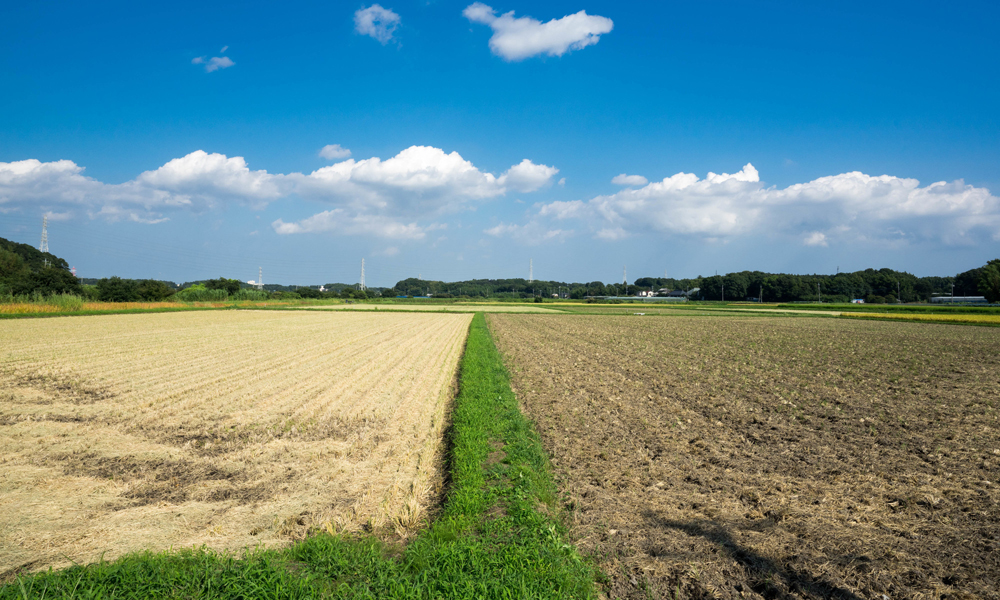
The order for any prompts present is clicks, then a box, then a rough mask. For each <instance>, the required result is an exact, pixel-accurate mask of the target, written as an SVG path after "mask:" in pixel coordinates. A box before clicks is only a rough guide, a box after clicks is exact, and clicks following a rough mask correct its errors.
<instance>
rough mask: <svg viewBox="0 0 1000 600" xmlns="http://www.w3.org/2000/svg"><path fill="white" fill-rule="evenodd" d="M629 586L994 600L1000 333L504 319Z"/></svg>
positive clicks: (556, 460) (874, 325) (499, 330)
mask: <svg viewBox="0 0 1000 600" xmlns="http://www.w3.org/2000/svg"><path fill="white" fill-rule="evenodd" d="M488 319H489V323H490V326H491V329H492V330H493V331H494V335H495V337H496V340H497V343H498V346H499V347H500V349H501V351H502V352H503V353H504V354H505V356H506V359H505V360H506V361H507V362H508V366H509V368H510V370H511V373H512V376H513V381H514V385H515V390H516V392H517V393H518V395H519V398H520V400H521V402H522V404H523V406H524V409H525V410H526V412H527V413H528V415H529V416H530V417H531V418H532V419H534V420H535V422H536V424H537V428H538V430H539V433H540V435H541V436H542V439H543V443H544V445H545V447H546V449H547V450H548V452H549V453H550V456H551V458H552V461H553V464H554V469H555V472H556V475H557V478H559V479H560V480H561V484H560V485H561V487H562V490H563V492H564V493H565V494H566V503H567V507H568V508H569V509H570V510H571V511H572V522H573V534H574V536H575V539H576V541H577V543H578V544H579V546H580V548H581V550H582V551H583V552H584V553H585V554H588V555H590V556H593V557H595V558H596V559H597V561H598V562H599V564H600V565H601V567H602V568H603V569H604V570H605V572H606V573H608V575H609V577H610V581H608V582H606V585H607V588H608V591H609V595H610V596H611V597H626V598H648V597H654V598H667V597H669V598H675V597H679V598H761V597H763V598H851V599H854V598H866V599H868V598H878V599H881V598H883V594H884V595H885V596H886V597H888V598H892V599H893V600H895V599H897V598H1000V592H998V582H1000V486H998V481H997V480H998V479H1000V422H998V415H1000V376H998V373H1000V335H998V333H997V331H996V330H995V329H990V328H974V327H963V326H950V325H930V324H911V323H894V322H893V323H889V322H873V321H859V322H854V321H845V320H836V319H789V318H767V317H747V318H738V317H734V318H726V319H722V318H684V317H637V316H633V317H611V316H605V317H589V316H561V317H555V316H545V315H490V316H489V317H488Z"/></svg>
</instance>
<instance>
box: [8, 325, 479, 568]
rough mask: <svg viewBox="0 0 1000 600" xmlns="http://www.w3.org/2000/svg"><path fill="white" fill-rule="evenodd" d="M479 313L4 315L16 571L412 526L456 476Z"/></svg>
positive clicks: (397, 531) (398, 531)
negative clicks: (465, 371) (465, 375)
mask: <svg viewBox="0 0 1000 600" xmlns="http://www.w3.org/2000/svg"><path fill="white" fill-rule="evenodd" d="M470 318H471V317H470V316H469V315H441V314H434V315H421V314H382V315H370V314H343V313H339V314H329V313H326V314H324V313H314V312H284V311H282V312H273V311H226V312H219V311H211V312H190V313H166V314H139V315H117V316H112V315H109V316H93V317H71V318H52V319H31V320H18V321H3V322H0V349H2V351H0V580H3V579H8V578H9V577H10V576H11V575H12V574H13V573H15V572H19V571H34V570H38V569H42V568H46V567H49V566H55V567H59V566H63V565H66V564H68V563H69V561H71V560H72V561H76V562H90V561H94V560H97V559H98V558H100V557H101V556H102V555H103V556H104V558H106V559H112V558H114V557H116V556H118V555H120V554H123V553H125V552H129V551H135V550H142V549H154V550H156V549H166V548H169V547H175V548H179V547H190V546H191V545H201V544H206V545H208V546H209V547H212V548H217V549H225V550H233V549H238V548H241V547H245V546H255V545H265V546H269V545H274V544H281V543H286V542H287V541H289V540H292V539H296V538H299V537H302V536H303V535H304V534H305V533H306V532H307V531H308V530H309V529H310V528H314V527H321V528H325V529H327V530H331V531H342V530H361V529H365V530H369V531H375V532H376V533H382V534H385V535H390V536H395V535H400V536H406V535H407V534H408V533H409V532H410V531H412V530H413V528H415V527H417V526H419V525H420V524H421V522H422V521H423V520H424V519H425V518H426V517H427V510H428V508H429V507H430V506H431V505H432V504H433V503H434V502H436V499H437V497H438V495H439V494H440V487H441V485H442V481H443V479H442V477H443V476H442V470H441V458H442V457H441V451H442V444H441V440H442V432H443V427H444V424H445V420H446V410H447V407H448V404H449V402H450V399H451V398H452V397H453V391H454V390H453V385H454V381H455V372H456V368H457V365H458V360H459V357H460V354H461V351H462V347H463V343H464V340H465V336H466V333H467V331H468V325H469V321H470Z"/></svg>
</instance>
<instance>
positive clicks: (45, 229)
mask: <svg viewBox="0 0 1000 600" xmlns="http://www.w3.org/2000/svg"><path fill="white" fill-rule="evenodd" d="M38 251H39V252H48V251H49V216H48V215H42V243H41V244H38Z"/></svg>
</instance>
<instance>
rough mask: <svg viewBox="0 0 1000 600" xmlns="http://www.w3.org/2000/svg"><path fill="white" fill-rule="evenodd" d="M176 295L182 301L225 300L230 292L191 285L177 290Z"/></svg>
mask: <svg viewBox="0 0 1000 600" xmlns="http://www.w3.org/2000/svg"><path fill="white" fill-rule="evenodd" d="M176 297H177V299H178V300H180V301H182V302H225V301H226V299H228V298H229V292H227V291H226V290H206V289H204V288H196V287H191V288H187V289H185V290H181V291H179V292H177V294H176Z"/></svg>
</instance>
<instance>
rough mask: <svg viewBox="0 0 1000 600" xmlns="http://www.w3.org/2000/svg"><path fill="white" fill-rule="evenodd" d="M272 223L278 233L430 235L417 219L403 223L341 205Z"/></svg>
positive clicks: (397, 237) (410, 237) (409, 237)
mask: <svg viewBox="0 0 1000 600" xmlns="http://www.w3.org/2000/svg"><path fill="white" fill-rule="evenodd" d="M271 226H272V227H273V228H274V231H275V232H277V233H279V234H291V233H340V234H347V235H374V236H377V237H382V238H389V239H395V240H422V239H424V237H426V235H427V229H426V228H422V227H420V226H418V225H417V224H416V223H400V222H398V221H395V220H393V219H391V218H386V217H381V216H377V215H351V214H349V213H348V212H347V211H346V210H344V209H341V208H337V209H334V210H328V211H325V212H321V213H319V214H315V215H313V216H311V217H309V218H308V219H303V220H301V221H299V222H297V223H286V222H284V221H282V220H281V219H278V220H277V221H275V222H274V223H271Z"/></svg>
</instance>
